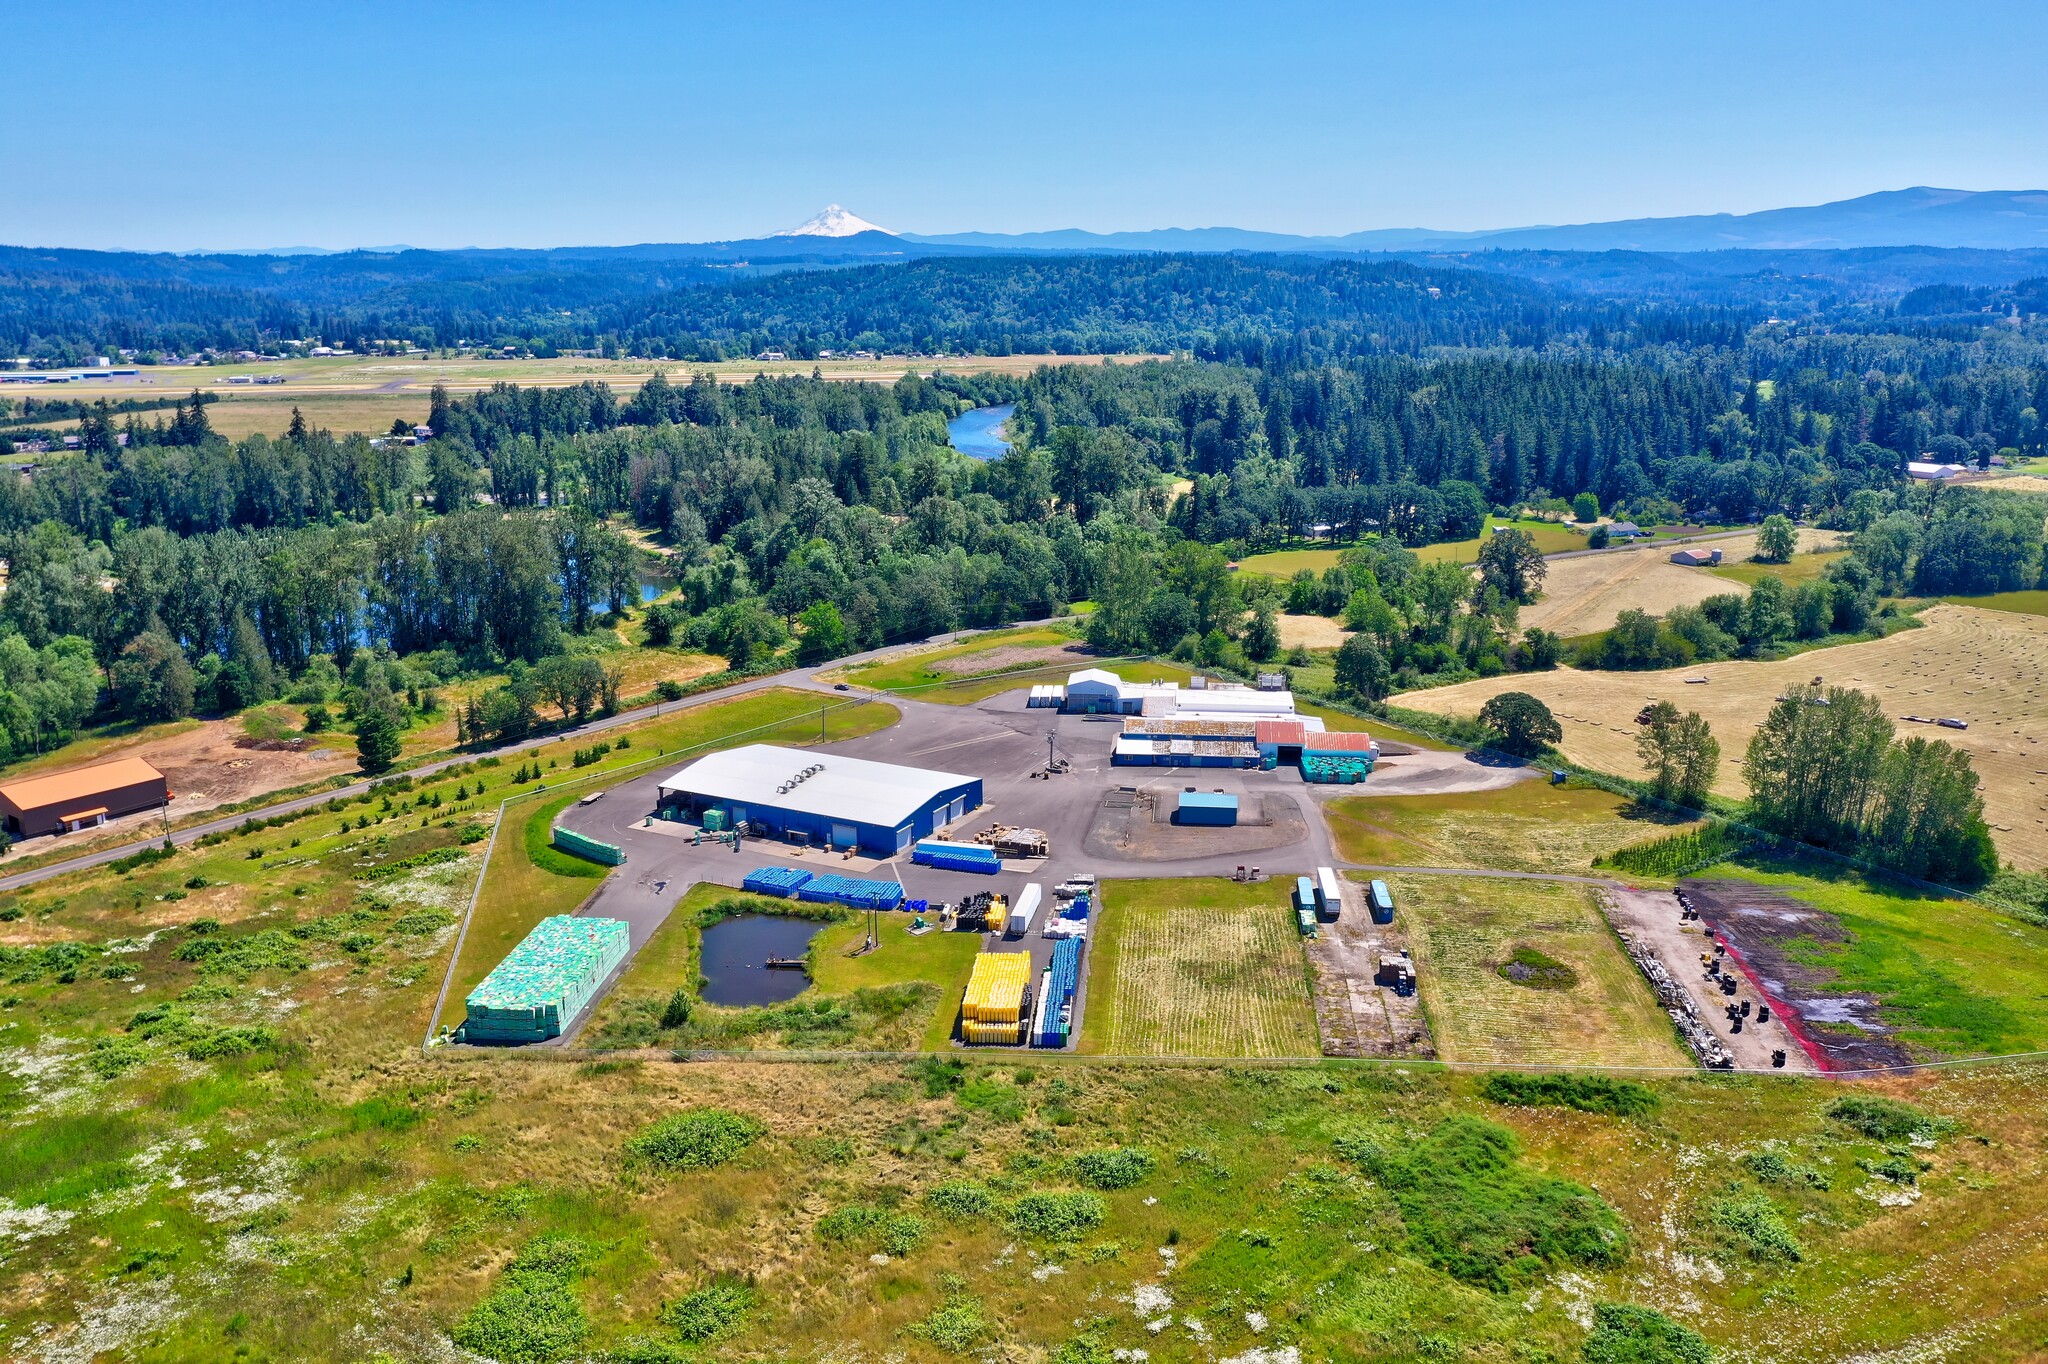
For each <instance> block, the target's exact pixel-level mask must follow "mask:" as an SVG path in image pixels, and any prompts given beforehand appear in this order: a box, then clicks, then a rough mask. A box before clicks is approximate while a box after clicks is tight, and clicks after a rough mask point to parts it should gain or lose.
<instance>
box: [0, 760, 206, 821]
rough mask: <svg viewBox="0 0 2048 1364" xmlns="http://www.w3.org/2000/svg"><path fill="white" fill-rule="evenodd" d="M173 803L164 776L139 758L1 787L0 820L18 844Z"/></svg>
mask: <svg viewBox="0 0 2048 1364" xmlns="http://www.w3.org/2000/svg"><path fill="white" fill-rule="evenodd" d="M170 798H171V792H170V784H169V783H168V782H166V781H165V780H164V774H163V773H161V772H159V771H157V770H156V769H155V768H154V767H151V766H150V765H149V764H148V763H146V762H144V761H143V760H142V759H140V758H117V759H115V760H114V761H113V762H106V763H95V764H93V765H92V766H91V767H74V768H71V769H70V770H68V771H64V772H52V773H50V774H49V775H48V776H44V777H22V778H19V779H17V780H15V781H9V782H0V819H4V820H5V822H6V825H7V832H9V833H11V834H13V835H15V836H16V837H18V838H34V837H35V836H37V835H38V834H57V833H67V834H68V833H75V832H77V831H78V830H80V829H94V828H98V827H99V826H100V825H102V824H105V823H106V822H107V821H108V820H110V819H119V818H120V817H121V816H122V815H132V814H134V813H135V812H136V811H138V810H154V809H156V808H157V807H159V806H161V805H163V804H165V803H166V802H167V801H169V800H170Z"/></svg>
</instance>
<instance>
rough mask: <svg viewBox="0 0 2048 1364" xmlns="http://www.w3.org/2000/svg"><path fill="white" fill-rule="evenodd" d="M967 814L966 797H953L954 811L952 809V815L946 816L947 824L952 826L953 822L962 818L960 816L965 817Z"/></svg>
mask: <svg viewBox="0 0 2048 1364" xmlns="http://www.w3.org/2000/svg"><path fill="white" fill-rule="evenodd" d="M966 813H967V797H965V796H955V797H953V809H952V813H950V814H948V815H947V816H946V823H948V824H951V823H952V822H953V821H954V820H956V819H958V818H960V816H962V815H964V814H966Z"/></svg>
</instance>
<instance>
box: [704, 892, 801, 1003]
mask: <svg viewBox="0 0 2048 1364" xmlns="http://www.w3.org/2000/svg"><path fill="white" fill-rule="evenodd" d="M825 926H826V925H825V924H824V923H823V922H822V921H821V920H817V919H792V918H787V917H785V916H783V915H780V914H742V915H740V916H739V917H738V918H736V919H726V920H723V921H721V922H719V923H716V924H713V925H712V926H711V927H709V928H707V929H705V930H704V939H703V947H702V951H701V957H700V961H699V968H700V969H701V970H702V971H703V973H704V1001H705V1003H707V1004H725V1005H730V1006H732V1007H735V1008H743V1007H745V1006H747V1005H752V1004H780V1003H781V1002H782V1001H783V1000H785V999H794V998H796V997H797V996H798V995H800V994H802V993H803V992H804V990H805V989H806V988H808V987H809V985H810V983H811V977H810V974H809V973H808V972H806V971H799V970H796V969H794V968H789V967H772V966H769V965H768V964H767V962H768V959H769V958H770V957H802V956H803V955H804V952H805V951H806V950H807V949H808V948H809V947H810V945H811V939H812V938H815V937H816V936H817V935H818V931H819V930H820V929H822V928H824V927H825Z"/></svg>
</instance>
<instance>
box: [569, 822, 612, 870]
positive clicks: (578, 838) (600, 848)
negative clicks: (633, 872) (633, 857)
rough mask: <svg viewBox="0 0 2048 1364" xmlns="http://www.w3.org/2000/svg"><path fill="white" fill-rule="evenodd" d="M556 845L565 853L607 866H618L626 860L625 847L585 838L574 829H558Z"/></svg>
mask: <svg viewBox="0 0 2048 1364" xmlns="http://www.w3.org/2000/svg"><path fill="white" fill-rule="evenodd" d="M555 846H556V847H557V848H560V849H561V850H562V851H563V852H565V853H571V854H574V855H575V856H577V857H585V858H588V859H590V860H591V861H592V862H602V863H604V864H605V865H606V866H607V867H616V866H618V865H619V864H620V863H621V862H624V861H625V860H626V853H625V850H624V849H623V848H618V847H614V846H613V845H612V844H610V843H600V842H598V841H597V840H596V839H594V838H585V837H584V836H583V835H582V834H579V833H577V832H576V831H575V830H574V829H556V830H555Z"/></svg>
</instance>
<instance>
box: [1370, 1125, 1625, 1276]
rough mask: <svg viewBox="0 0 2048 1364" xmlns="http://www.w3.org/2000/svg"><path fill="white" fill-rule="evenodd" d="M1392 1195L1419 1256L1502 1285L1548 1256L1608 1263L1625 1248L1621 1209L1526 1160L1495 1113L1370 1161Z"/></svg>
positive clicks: (1547, 1261)
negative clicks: (1525, 1163) (1494, 1119)
mask: <svg viewBox="0 0 2048 1364" xmlns="http://www.w3.org/2000/svg"><path fill="white" fill-rule="evenodd" d="M1364 1164H1365V1167H1366V1169H1367V1170H1368V1171H1370V1172H1371V1174H1372V1175H1373V1177H1374V1178H1376V1179H1378V1180H1379V1182H1380V1184H1381V1186H1382V1187H1384V1188H1385V1189H1386V1190H1387V1192H1388V1193H1390V1194H1391V1195H1393V1198H1394V1202H1395V1203H1396V1205H1397V1206H1399V1208H1400V1209H1401V1218H1402V1221H1403V1222H1404V1223H1405V1224H1406V1226H1407V1229H1408V1241H1409V1246H1410V1249H1412V1250H1413V1251H1414V1252H1415V1254H1416V1255H1417V1256H1418V1258H1420V1259H1422V1260H1423V1261H1425V1262H1426V1263H1428V1264H1430V1265H1432V1266H1434V1267H1435V1268H1437V1269H1441V1270H1443V1271H1444V1272H1445V1273H1447V1274H1450V1275H1451V1276H1453V1277H1454V1278H1458V1279H1462V1280H1464V1281H1465V1282H1467V1283H1472V1284H1477V1285H1479V1286H1481V1287H1484V1288H1489V1289H1492V1290H1494V1291H1496V1292H1506V1291H1508V1290H1511V1289H1514V1288H1516V1287H1519V1286H1521V1285H1522V1284H1525V1283H1527V1282H1528V1281H1529V1280H1531V1279H1532V1278H1534V1277H1535V1276H1536V1275H1537V1274H1538V1273H1540V1272H1541V1271H1542V1270H1543V1269H1544V1268H1545V1267H1546V1266H1548V1265H1554V1264H1578V1265H1588V1266H1593V1267H1601V1268H1604V1267H1608V1266H1612V1265H1616V1264H1619V1263H1621V1261H1622V1260H1624V1259H1625V1258H1627V1255H1628V1238H1627V1233H1626V1231H1625V1230H1624V1229H1623V1226H1622V1222H1621V1218H1620V1217H1619V1216H1618V1215H1617V1214H1616V1213H1615V1211H1614V1209H1613V1208H1611V1207H1609V1206H1608V1205H1607V1204H1606V1203H1605V1202H1604V1201H1602V1200H1601V1198H1600V1197H1599V1195H1597V1194H1595V1193H1594V1192H1593V1191H1592V1190H1590V1189H1587V1188H1585V1187H1583V1186H1582V1185H1578V1184H1574V1183H1572V1182H1571V1181H1569V1180H1564V1179H1558V1178H1556V1177H1554V1176H1551V1175H1545V1174H1540V1173H1537V1172H1536V1171H1533V1170H1529V1169H1526V1168H1524V1167H1523V1166H1522V1164H1521V1160H1520V1149H1519V1147H1518V1146H1517V1144H1516V1142H1515V1137H1514V1134H1513V1133H1512V1132H1510V1131H1508V1129H1507V1128H1505V1127H1502V1126H1501V1125H1500V1124H1499V1123H1493V1122H1487V1121H1485V1120H1484V1119H1481V1118H1470V1117H1454V1118H1446V1119H1445V1120H1444V1121H1443V1122H1441V1123H1438V1124H1437V1126H1436V1127H1435V1129H1434V1130H1432V1131H1431V1132H1430V1134H1429V1135H1428V1136H1427V1137H1425V1138H1424V1139H1423V1140H1422V1141H1420V1142H1415V1143H1410V1144H1408V1145H1405V1146H1399V1147H1392V1148H1380V1149H1377V1150H1375V1151H1374V1152H1372V1153H1371V1154H1370V1155H1369V1156H1368V1157H1367V1159H1366V1160H1365V1161H1364Z"/></svg>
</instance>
